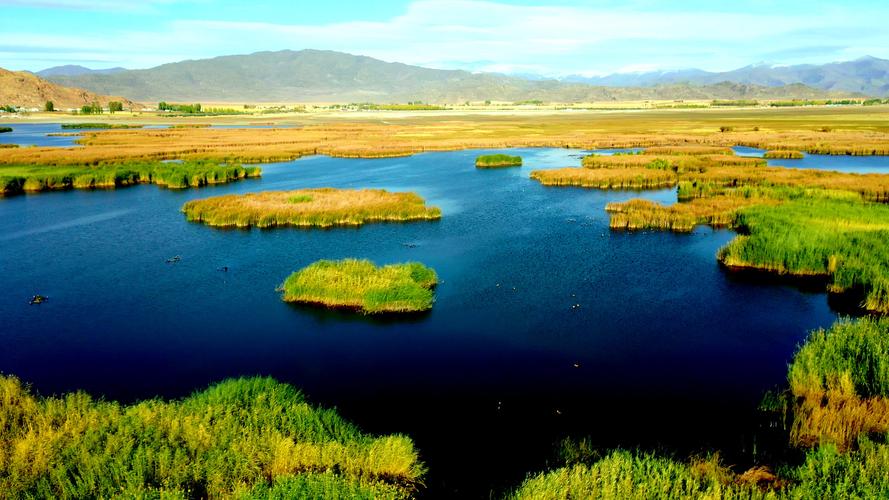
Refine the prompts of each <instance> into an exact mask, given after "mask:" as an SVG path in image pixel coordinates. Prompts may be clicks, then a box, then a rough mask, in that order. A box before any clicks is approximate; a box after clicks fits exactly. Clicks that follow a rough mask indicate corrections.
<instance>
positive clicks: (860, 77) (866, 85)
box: [563, 56, 889, 97]
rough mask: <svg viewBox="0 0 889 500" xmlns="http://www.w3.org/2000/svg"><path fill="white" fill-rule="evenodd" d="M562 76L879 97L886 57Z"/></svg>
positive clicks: (595, 81) (611, 83)
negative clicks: (804, 88)
mask: <svg viewBox="0 0 889 500" xmlns="http://www.w3.org/2000/svg"><path fill="white" fill-rule="evenodd" d="M563 80H564V81H569V82H574V83H586V84H589V85H603V86H607V87H627V86H633V87H637V86H638V87H649V86H655V85H664V84H675V83H689V84H692V85H710V84H713V83H718V82H724V81H729V82H734V83H745V84H749V85H764V86H770V87H771V86H780V85H789V84H793V83H801V84H803V85H808V86H810V87H814V88H818V89H822V90H827V91H832V92H859V93H862V94H865V95H870V96H880V97H882V96H887V95H889V60H886V59H879V58H876V57H870V56H867V57H862V58H859V59H856V60H854V61H846V62H834V63H828V64H821V65H815V64H800V65H795V66H771V65H767V64H753V65H750V66H745V67H743V68H739V69H736V70H732V71H725V72H709V71H703V70H700V69H687V70H678V71H652V72H642V73H616V74H612V75H607V76H598V77H583V76H577V75H572V76H568V77H565V78H564V79H563Z"/></svg>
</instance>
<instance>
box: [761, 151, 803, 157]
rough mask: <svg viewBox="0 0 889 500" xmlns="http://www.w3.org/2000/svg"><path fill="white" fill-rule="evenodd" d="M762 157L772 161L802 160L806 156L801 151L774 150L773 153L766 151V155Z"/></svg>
mask: <svg viewBox="0 0 889 500" xmlns="http://www.w3.org/2000/svg"><path fill="white" fill-rule="evenodd" d="M762 157H763V158H768V159H771V160H802V159H803V158H805V157H806V155H804V154H802V153H801V152H799V151H791V150H774V149H773V150H771V151H766V152H765V154H763V155H762Z"/></svg>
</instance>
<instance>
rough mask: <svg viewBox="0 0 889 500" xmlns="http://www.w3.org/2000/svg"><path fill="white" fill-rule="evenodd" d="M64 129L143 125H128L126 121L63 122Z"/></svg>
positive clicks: (115, 127) (118, 127)
mask: <svg viewBox="0 0 889 500" xmlns="http://www.w3.org/2000/svg"><path fill="white" fill-rule="evenodd" d="M62 128H63V129H72V128H73V129H126V128H142V125H127V124H126V123H63V124H62Z"/></svg>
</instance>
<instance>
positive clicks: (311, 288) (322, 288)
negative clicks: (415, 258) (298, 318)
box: [279, 259, 438, 314]
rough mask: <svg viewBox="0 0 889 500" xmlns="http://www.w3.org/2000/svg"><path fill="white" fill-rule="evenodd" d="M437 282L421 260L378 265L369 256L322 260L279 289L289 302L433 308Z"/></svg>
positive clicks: (380, 309)
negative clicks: (366, 258) (363, 258)
mask: <svg viewBox="0 0 889 500" xmlns="http://www.w3.org/2000/svg"><path fill="white" fill-rule="evenodd" d="M437 283H438V276H437V275H436V274H435V271H433V270H432V269H430V268H428V267H426V266H424V265H423V264H420V263H418V262H408V263H405V264H392V265H388V266H382V267H377V266H376V265H374V263H373V262H370V261H368V260H356V259H345V260H340V261H330V260H321V261H318V262H315V263H314V264H311V265H309V266H308V267H305V268H303V269H301V270H299V271H296V272H295V273H293V274H291V275H290V276H289V277H288V278H287V279H286V280H285V281H284V283H283V284H282V285H281V287H280V288H279V290H280V291H281V292H282V299H283V300H284V301H286V302H299V303H303V304H319V305H323V306H325V307H334V308H347V309H357V310H359V311H361V312H363V313H364V314H379V313H406V312H420V311H426V310H429V309H431V308H432V303H433V301H434V293H433V290H432V289H433V288H434V287H435V285H436V284H437Z"/></svg>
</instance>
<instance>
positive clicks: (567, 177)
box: [531, 167, 677, 189]
mask: <svg viewBox="0 0 889 500" xmlns="http://www.w3.org/2000/svg"><path fill="white" fill-rule="evenodd" d="M531 178H532V179H536V180H538V181H540V183H541V184H543V185H544V186H579V187H587V188H596V189H657V188H664V187H672V186H675V185H676V182H677V176H676V174H675V173H673V172H672V171H668V170H655V169H649V168H645V167H634V168H624V169H609V168H559V169H552V170H535V171H533V172H531Z"/></svg>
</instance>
